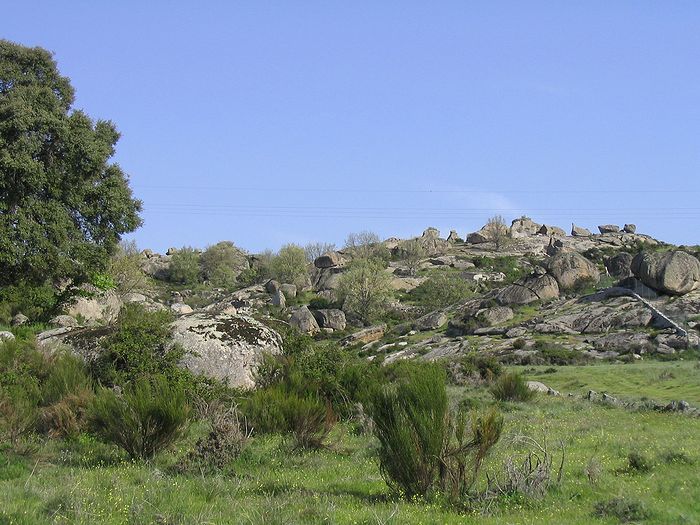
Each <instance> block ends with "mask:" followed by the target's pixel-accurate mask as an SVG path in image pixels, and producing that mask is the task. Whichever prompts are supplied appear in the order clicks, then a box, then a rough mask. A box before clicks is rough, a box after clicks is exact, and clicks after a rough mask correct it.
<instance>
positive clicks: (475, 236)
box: [467, 230, 489, 244]
mask: <svg viewBox="0 0 700 525" xmlns="http://www.w3.org/2000/svg"><path fill="white" fill-rule="evenodd" d="M487 242H489V238H488V235H487V232H485V231H484V230H479V231H478V232H473V233H470V234H469V235H467V243H468V244H484V243H487Z"/></svg>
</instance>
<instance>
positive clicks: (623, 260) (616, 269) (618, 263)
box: [605, 252, 632, 279]
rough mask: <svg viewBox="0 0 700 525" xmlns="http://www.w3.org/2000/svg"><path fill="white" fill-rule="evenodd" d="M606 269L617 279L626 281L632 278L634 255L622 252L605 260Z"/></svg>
mask: <svg viewBox="0 0 700 525" xmlns="http://www.w3.org/2000/svg"><path fill="white" fill-rule="evenodd" d="M605 268H606V269H607V270H608V273H609V274H610V275H611V276H613V277H615V278H617V279H626V278H627V277H631V276H632V255H631V254H629V253H627V252H620V253H618V254H616V255H613V256H612V257H608V258H606V259H605Z"/></svg>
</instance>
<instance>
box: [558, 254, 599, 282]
mask: <svg viewBox="0 0 700 525" xmlns="http://www.w3.org/2000/svg"><path fill="white" fill-rule="evenodd" d="M547 271H548V272H549V273H550V274H551V275H552V276H553V277H554V279H556V281H557V284H558V285H559V290H560V291H567V290H571V289H573V288H575V287H576V286H578V285H579V284H581V283H583V282H584V281H589V282H592V283H597V282H598V281H599V280H600V274H599V273H598V268H596V266H595V264H593V263H592V262H591V261H589V260H588V259H586V258H585V257H584V256H583V255H580V254H578V253H576V252H562V253H558V254H557V255H555V256H554V257H552V258H551V259H549V261H547Z"/></svg>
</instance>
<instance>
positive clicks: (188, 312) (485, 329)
mask: <svg viewBox="0 0 700 525" xmlns="http://www.w3.org/2000/svg"><path fill="white" fill-rule="evenodd" d="M494 228H496V229H495V230H494ZM498 228H501V229H502V231H499V230H498ZM463 239H464V240H463ZM177 253H178V251H177V250H175V249H171V250H169V251H168V253H167V254H165V255H160V254H156V253H153V252H152V251H150V250H145V251H143V252H142V254H141V256H140V262H139V265H140V268H141V271H142V272H144V274H146V275H147V276H148V278H147V279H146V280H145V284H144V285H143V286H141V287H140V289H138V290H133V291H131V292H129V293H122V294H120V293H118V292H117V291H109V292H100V291H98V290H97V289H85V290H84V292H85V293H83V294H81V296H80V297H78V298H77V299H75V300H74V301H73V302H72V303H70V304H67V305H66V307H65V314H64V315H60V316H58V317H56V318H55V319H53V320H52V323H53V324H54V325H55V326H56V328H55V329H52V330H49V331H47V332H44V333H42V334H40V335H39V341H40V342H41V343H42V344H43V345H44V346H46V347H55V346H56V345H67V346H68V347H70V348H72V349H73V350H74V351H76V352H77V353H79V354H80V355H82V356H84V357H85V358H86V359H91V358H94V355H95V352H99V341H100V338H101V337H104V336H105V335H106V334H108V333H109V331H110V326H111V323H113V322H114V321H115V319H117V317H118V314H119V311H120V309H121V308H123V306H124V305H125V304H129V303H140V304H141V305H143V306H144V308H146V309H148V310H156V309H160V310H165V309H169V310H170V311H172V313H173V315H174V321H173V323H172V327H173V344H175V343H178V344H181V345H182V346H183V347H184V348H185V349H186V351H187V354H186V356H185V358H184V359H183V363H182V364H183V365H184V366H186V367H188V368H190V369H191V370H193V371H195V372H198V373H204V374H206V375H209V376H211V377H215V378H219V379H224V380H226V381H228V383H229V384H231V385H233V386H243V387H250V386H253V385H254V370H255V367H256V366H257V363H258V362H259V360H260V356H261V355H262V354H263V353H265V352H273V353H274V352H277V351H279V349H280V336H279V335H278V332H279V331H280V330H283V329H285V327H293V328H296V329H298V330H300V331H303V332H306V333H308V334H311V335H313V336H314V337H315V338H316V339H318V340H319V341H330V342H333V343H334V344H337V345H338V346H342V347H345V348H349V349H351V350H354V351H357V352H359V353H360V355H363V356H366V357H367V359H384V360H386V361H387V362H390V361H393V360H396V359H407V358H420V359H442V358H458V357H459V356H461V355H463V354H465V353H468V352H473V351H477V352H483V353H490V354H493V355H494V356H496V357H498V358H499V359H500V360H502V361H504V362H510V363H523V364H528V363H532V364H538V363H540V364H542V363H553V364H564V363H578V362H584V361H586V360H593V359H607V360H619V359H643V358H645V357H646V356H647V355H650V354H666V355H668V354H674V353H676V352H683V351H686V350H687V349H690V348H696V347H697V346H698V328H699V327H700V322H699V321H700V260H699V259H698V254H699V253H700V252H699V251H698V250H697V249H696V248H695V249H693V248H684V247H676V246H672V245H668V244H665V243H663V242H660V241H658V240H656V239H653V238H651V237H649V236H647V235H643V234H640V233H637V232H636V228H635V226H634V225H632V224H626V225H624V226H623V227H622V228H620V227H618V226H615V225H602V226H599V227H598V233H592V232H591V231H589V230H587V229H585V228H582V227H580V226H576V225H572V228H571V230H570V234H567V233H566V232H565V231H564V230H563V229H561V228H559V227H557V226H552V225H545V224H538V223H536V222H534V221H533V220H531V219H529V218H527V217H522V218H519V219H516V220H514V221H513V222H512V224H511V226H510V227H508V228H505V227H503V226H502V225H501V226H499V225H498V224H496V225H494V224H492V223H491V222H490V223H489V224H488V225H486V226H485V227H484V228H482V229H481V230H479V231H477V232H472V233H468V234H466V235H464V236H463V237H462V236H460V234H458V232H456V231H452V232H450V233H449V235H448V236H447V237H446V238H443V237H441V235H440V232H439V231H437V230H436V229H434V228H428V229H427V230H425V232H423V234H422V235H421V236H420V237H418V238H415V239H404V240H402V239H396V238H391V239H387V240H385V241H383V242H366V243H364V244H363V243H359V244H355V245H353V246H349V247H347V248H346V249H342V250H339V251H330V252H328V253H324V254H322V255H320V256H317V257H316V258H315V259H314V260H313V262H311V261H309V262H308V264H307V265H306V267H304V266H302V272H301V274H299V275H297V276H296V277H295V279H294V280H295V282H279V281H278V280H276V279H274V278H271V277H274V275H271V272H270V270H269V268H267V267H266V263H265V258H264V257H262V256H255V255H250V254H245V253H243V252H240V253H239V254H238V256H237V259H236V261H237V262H236V265H235V268H231V269H230V270H231V272H233V275H234V276H235V278H236V279H237V280H236V281H235V283H236V284H234V285H229V286H226V287H214V286H211V285H209V284H208V282H206V281H205V282H202V283H199V284H197V285H196V286H191V287H188V286H186V285H182V284H178V283H174V282H172V279H171V278H170V275H171V265H172V261H173V258H174V257H176V254H177ZM364 260H371V261H372V265H374V266H370V267H369V268H371V270H370V271H369V272H366V271H365V270H366V268H365V270H361V266H362V265H360V264H358V261H364ZM358 268H359V269H358ZM363 271H365V273H362V272H363ZM273 273H274V272H273ZM358 276H359V277H358ZM372 279H375V280H376V283H375V281H373V280H372ZM246 281H247V282H246ZM385 285H386V286H387V287H388V289H387V290H386V293H383V294H379V296H378V297H374V298H373V294H375V293H376V294H378V293H379V291H380V289H381V288H382V287H383V286H385ZM353 294H356V295H357V297H355V295H353ZM351 299H352V301H351ZM375 299H376V301H375ZM363 301H364V302H363ZM372 301H374V302H372ZM370 303H371V304H372V305H373V306H374V307H375V308H374V309H373V310H372V311H371V315H370V313H369V312H370V310H369V308H367V309H365V310H363V309H362V308H360V307H361V306H362V305H367V306H368V305H370ZM375 303H376V304H375ZM358 305H359V306H358ZM363 312H364V313H363ZM23 321H24V320H23V319H22V318H21V317H18V318H17V319H16V320H15V322H16V323H17V324H20V323H22V322H23ZM10 335H11V334H10Z"/></svg>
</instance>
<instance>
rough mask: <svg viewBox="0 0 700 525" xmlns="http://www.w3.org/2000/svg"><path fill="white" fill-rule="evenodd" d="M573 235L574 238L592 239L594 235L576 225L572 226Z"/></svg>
mask: <svg viewBox="0 0 700 525" xmlns="http://www.w3.org/2000/svg"><path fill="white" fill-rule="evenodd" d="M571 235H572V236H573V237H590V236H591V235H593V234H592V233H591V231H590V230H589V229H587V228H582V227H581V226H576V225H575V224H572V225H571Z"/></svg>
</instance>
